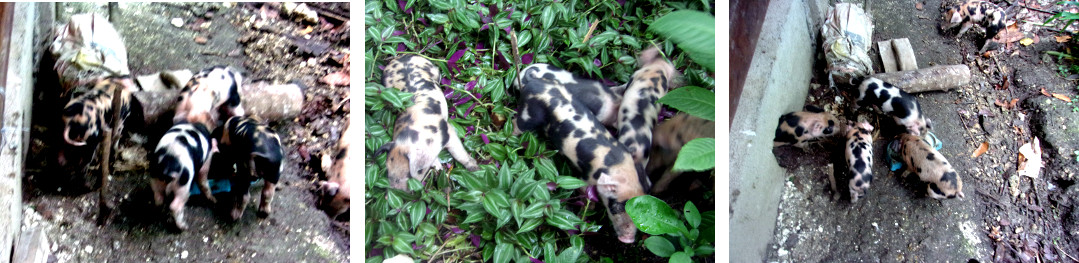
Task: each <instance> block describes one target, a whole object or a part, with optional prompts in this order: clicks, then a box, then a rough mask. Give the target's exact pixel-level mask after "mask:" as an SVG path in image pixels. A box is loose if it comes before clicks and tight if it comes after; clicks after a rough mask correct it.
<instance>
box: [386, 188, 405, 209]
mask: <svg viewBox="0 0 1079 263" xmlns="http://www.w3.org/2000/svg"><path fill="white" fill-rule="evenodd" d="M386 200H389V201H390V207H393V208H394V209H400V208H401V206H402V205H404V204H405V201H403V200H401V197H400V196H397V193H396V191H388V192H386Z"/></svg>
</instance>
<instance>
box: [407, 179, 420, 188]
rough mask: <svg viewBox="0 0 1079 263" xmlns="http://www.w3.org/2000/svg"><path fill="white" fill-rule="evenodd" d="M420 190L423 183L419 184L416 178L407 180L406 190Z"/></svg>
mask: <svg viewBox="0 0 1079 263" xmlns="http://www.w3.org/2000/svg"><path fill="white" fill-rule="evenodd" d="M420 189H423V183H420V181H419V180H416V178H408V190H410V191H419V190H420Z"/></svg>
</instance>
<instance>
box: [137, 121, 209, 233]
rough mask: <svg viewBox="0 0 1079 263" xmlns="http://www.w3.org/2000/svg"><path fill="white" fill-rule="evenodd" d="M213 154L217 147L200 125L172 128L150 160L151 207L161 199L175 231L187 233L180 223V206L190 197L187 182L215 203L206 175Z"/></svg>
mask: <svg viewBox="0 0 1079 263" xmlns="http://www.w3.org/2000/svg"><path fill="white" fill-rule="evenodd" d="M216 151H217V143H216V142H215V141H214V140H213V139H211V138H210V131H209V130H208V129H206V126H204V125H202V124H200V123H194V124H190V123H181V124H176V125H173V126H172V128H170V129H169V130H168V131H167V132H165V135H164V136H162V137H161V140H160V141H158V143H157V147H156V148H155V149H154V153H153V158H151V160H150V171H151V175H152V176H153V178H152V182H151V184H150V187H151V188H152V189H153V192H154V204H155V205H157V206H161V205H162V204H163V203H164V201H165V198H166V197H168V196H172V199H171V200H172V201H171V202H170V203H169V210H170V211H171V214H172V218H173V221H174V223H175V225H176V228H177V229H179V230H181V231H182V230H185V229H187V223H185V222H184V205H185V204H186V203H187V199H188V197H189V196H190V194H191V181H192V180H194V181H195V182H196V183H197V185H198V187H199V190H202V193H203V195H205V196H206V199H209V200H210V202H214V203H216V202H217V199H215V198H214V196H213V194H212V193H211V192H210V185H209V183H208V181H207V174H208V173H209V169H210V165H209V164H210V156H211V155H212V154H213V153H214V152H216Z"/></svg>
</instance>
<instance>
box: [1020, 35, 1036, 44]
mask: <svg viewBox="0 0 1079 263" xmlns="http://www.w3.org/2000/svg"><path fill="white" fill-rule="evenodd" d="M1019 44H1023V45H1024V46H1029V45H1030V44H1034V39H1031V38H1029V37H1028V38H1024V39H1022V40H1019Z"/></svg>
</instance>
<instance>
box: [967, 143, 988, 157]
mask: <svg viewBox="0 0 1079 263" xmlns="http://www.w3.org/2000/svg"><path fill="white" fill-rule="evenodd" d="M987 151H989V143H988V142H982V146H981V147H978V149H977V150H974V154H972V155H970V158H978V156H982V154H985V152H987Z"/></svg>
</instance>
